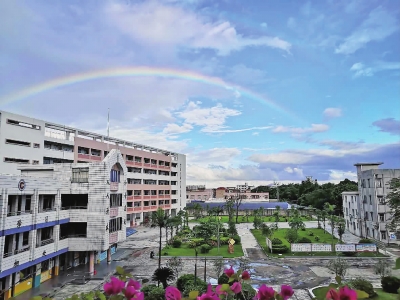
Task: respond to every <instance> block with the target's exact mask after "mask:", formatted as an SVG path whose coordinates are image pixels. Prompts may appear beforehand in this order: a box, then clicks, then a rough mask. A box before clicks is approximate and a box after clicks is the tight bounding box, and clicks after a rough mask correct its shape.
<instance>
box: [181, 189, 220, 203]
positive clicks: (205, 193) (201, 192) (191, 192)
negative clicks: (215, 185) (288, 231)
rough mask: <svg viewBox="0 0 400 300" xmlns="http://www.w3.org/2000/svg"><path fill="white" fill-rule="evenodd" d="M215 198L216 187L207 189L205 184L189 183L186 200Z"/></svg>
mask: <svg viewBox="0 0 400 300" xmlns="http://www.w3.org/2000/svg"><path fill="white" fill-rule="evenodd" d="M213 198H215V189H207V188H206V186H205V185H189V186H187V187H186V200H187V202H191V201H208V200H210V199H213Z"/></svg>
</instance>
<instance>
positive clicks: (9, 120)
mask: <svg viewBox="0 0 400 300" xmlns="http://www.w3.org/2000/svg"><path fill="white" fill-rule="evenodd" d="M7 124H10V125H15V126H21V127H25V128H30V129H35V130H40V126H39V125H35V124H30V123H27V122H21V121H16V120H12V119H7Z"/></svg>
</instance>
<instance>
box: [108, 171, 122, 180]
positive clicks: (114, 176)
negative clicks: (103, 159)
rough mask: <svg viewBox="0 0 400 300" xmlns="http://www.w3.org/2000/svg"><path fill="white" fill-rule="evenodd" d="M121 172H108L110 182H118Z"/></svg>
mask: <svg viewBox="0 0 400 300" xmlns="http://www.w3.org/2000/svg"><path fill="white" fill-rule="evenodd" d="M120 179H121V172H120V171H117V170H111V171H110V182H120Z"/></svg>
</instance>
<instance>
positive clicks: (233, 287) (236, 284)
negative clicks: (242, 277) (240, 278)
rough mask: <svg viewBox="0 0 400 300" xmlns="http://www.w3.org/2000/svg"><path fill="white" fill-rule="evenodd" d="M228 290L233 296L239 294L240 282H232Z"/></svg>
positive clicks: (240, 289)
mask: <svg viewBox="0 0 400 300" xmlns="http://www.w3.org/2000/svg"><path fill="white" fill-rule="evenodd" d="M230 288H231V291H232V292H234V293H235V294H239V293H240V292H241V291H242V285H241V284H240V282H234V283H233V284H232V285H231V287H230Z"/></svg>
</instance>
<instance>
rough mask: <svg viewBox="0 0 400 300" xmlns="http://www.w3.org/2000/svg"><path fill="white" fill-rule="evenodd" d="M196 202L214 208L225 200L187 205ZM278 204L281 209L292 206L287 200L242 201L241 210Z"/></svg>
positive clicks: (267, 207) (269, 207)
mask: <svg viewBox="0 0 400 300" xmlns="http://www.w3.org/2000/svg"><path fill="white" fill-rule="evenodd" d="M194 204H200V205H201V207H203V208H206V207H207V205H208V207H209V208H214V207H218V206H219V207H223V206H224V205H225V202H208V201H207V202H196V203H188V204H187V207H191V206H193V205H194ZM276 206H280V208H281V209H288V208H290V206H289V203H287V202H242V204H241V205H240V210H244V209H249V210H255V209H259V208H260V207H262V208H264V209H272V208H275V207H276Z"/></svg>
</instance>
